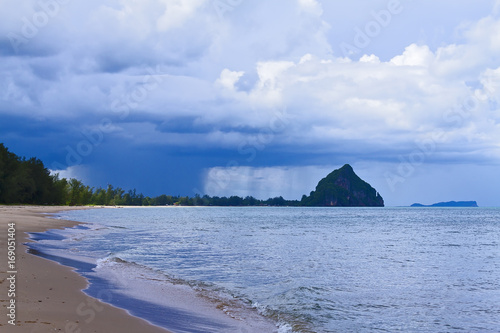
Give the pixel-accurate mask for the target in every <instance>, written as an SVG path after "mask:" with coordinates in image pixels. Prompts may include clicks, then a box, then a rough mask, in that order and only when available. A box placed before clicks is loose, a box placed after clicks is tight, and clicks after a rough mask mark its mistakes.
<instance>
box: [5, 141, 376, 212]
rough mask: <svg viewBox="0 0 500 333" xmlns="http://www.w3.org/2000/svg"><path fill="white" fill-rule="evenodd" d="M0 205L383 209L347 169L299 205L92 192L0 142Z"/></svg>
mask: <svg viewBox="0 0 500 333" xmlns="http://www.w3.org/2000/svg"><path fill="white" fill-rule="evenodd" d="M0 204H35V205H67V206H79V205H83V206H86V205H99V206H297V207H318V206H320V207H333V206H340V207H383V206H384V200H383V199H382V197H381V196H380V194H378V192H377V191H376V190H375V189H374V188H373V187H371V186H370V184H368V183H367V182H365V181H364V180H362V179H361V178H359V177H358V176H357V175H356V174H355V173H354V170H353V169H352V167H351V166H350V165H349V164H346V165H344V166H343V167H342V168H340V169H338V170H334V171H333V172H332V173H330V174H329V175H328V176H326V177H325V178H323V179H322V180H320V181H319V183H318V185H317V186H316V190H315V191H312V192H311V194H310V195H309V196H306V195H303V196H302V200H285V199H284V198H283V197H282V196H279V197H275V198H269V199H267V200H260V199H256V198H254V197H252V196H246V197H245V198H242V197H238V196H235V195H233V196H230V197H218V196H214V197H211V196H209V195H204V196H200V195H199V194H195V196H194V197H188V196H172V195H166V194H162V195H159V196H156V197H148V196H145V195H143V194H142V193H137V192H136V190H135V189H134V190H129V191H125V190H124V189H122V188H119V187H113V185H111V184H108V186H107V188H101V187H99V188H94V187H90V186H88V185H85V184H83V183H82V182H81V181H80V180H77V179H75V178H71V179H66V178H59V175H58V174H51V172H50V171H49V170H48V169H47V168H46V167H45V166H44V164H43V163H42V161H41V160H39V159H37V158H35V157H33V158H30V159H26V158H24V157H19V156H17V155H16V154H14V153H12V152H10V151H9V150H8V148H7V147H5V145H4V144H3V143H0Z"/></svg>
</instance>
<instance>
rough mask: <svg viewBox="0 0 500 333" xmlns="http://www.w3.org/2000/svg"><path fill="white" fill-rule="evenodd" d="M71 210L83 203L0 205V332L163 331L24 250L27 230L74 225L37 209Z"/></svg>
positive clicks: (71, 273) (61, 268) (82, 280)
mask: <svg viewBox="0 0 500 333" xmlns="http://www.w3.org/2000/svg"><path fill="white" fill-rule="evenodd" d="M75 209H84V208H78V207H37V206H0V230H1V231H0V244H1V247H0V258H1V259H0V262H1V266H0V267H1V271H0V289H1V292H0V302H1V303H2V317H1V319H0V331H1V332H27V333H37V332H40V333H42V332H67V333H70V332H71V333H77V332H110V333H111V332H144V333H162V332H163V333H165V332H168V331H167V330H164V329H162V328H159V327H157V326H153V325H151V324H149V323H148V322H147V321H145V320H142V319H140V318H137V317H134V316H131V315H130V314H129V313H128V312H127V311H125V310H122V309H119V308H116V307H114V306H111V305H108V304H105V303H103V302H101V301H99V300H97V299H94V298H92V297H89V296H87V295H86V294H85V293H84V292H83V291H82V290H83V289H85V288H86V286H87V281H86V279H85V278H84V277H82V276H80V275H79V274H77V273H76V272H74V271H73V269H72V268H69V267H65V266H62V265H60V264H58V263H56V262H53V261H50V260H46V259H44V258H41V257H38V256H35V255H32V254H29V253H27V247H26V246H25V245H23V243H26V242H29V241H30V240H29V237H28V235H27V234H26V233H27V232H43V231H46V230H48V229H62V228H66V227H73V226H75V225H77V224H78V223H77V222H70V221H64V220H55V219H49V218H47V217H45V216H44V215H43V213H56V212H59V211H62V210H75ZM13 242H15V244H16V245H15V249H14V247H13V246H12V245H13ZM9 252H10V253H9ZM12 324H14V325H12Z"/></svg>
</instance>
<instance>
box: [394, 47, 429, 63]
mask: <svg viewBox="0 0 500 333" xmlns="http://www.w3.org/2000/svg"><path fill="white" fill-rule="evenodd" d="M433 60H434V54H433V53H432V52H431V50H429V47H428V46H427V45H422V46H419V45H416V44H412V45H410V46H408V47H407V48H406V49H405V51H404V52H403V54H402V55H399V56H396V57H394V58H392V59H391V63H393V64H395V65H396V66H423V67H428V66H429V65H430V64H431V63H432V61H433Z"/></svg>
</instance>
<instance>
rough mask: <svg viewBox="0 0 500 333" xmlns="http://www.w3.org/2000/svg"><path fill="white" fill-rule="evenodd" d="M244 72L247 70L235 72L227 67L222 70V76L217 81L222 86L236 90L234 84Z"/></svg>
mask: <svg viewBox="0 0 500 333" xmlns="http://www.w3.org/2000/svg"><path fill="white" fill-rule="evenodd" d="M244 74H245V72H233V71H230V70H229V69H227V68H225V69H224V70H223V71H222V72H221V74H220V77H219V78H218V79H217V81H216V83H217V84H220V85H221V86H222V87H224V88H226V89H229V90H234V85H235V84H236V83H237V82H238V80H239V79H240V78H241V77H242V76H243V75H244Z"/></svg>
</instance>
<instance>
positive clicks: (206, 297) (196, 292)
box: [94, 253, 314, 333]
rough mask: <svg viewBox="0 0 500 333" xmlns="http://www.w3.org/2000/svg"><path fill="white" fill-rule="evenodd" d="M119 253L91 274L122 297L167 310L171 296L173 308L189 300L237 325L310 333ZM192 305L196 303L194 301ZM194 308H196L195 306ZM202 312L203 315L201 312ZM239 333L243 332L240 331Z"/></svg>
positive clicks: (285, 317) (288, 318)
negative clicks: (261, 324)
mask: <svg viewBox="0 0 500 333" xmlns="http://www.w3.org/2000/svg"><path fill="white" fill-rule="evenodd" d="M120 255H122V254H120V253H109V254H108V255H107V256H105V257H103V258H100V259H98V260H97V262H96V267H95V268H94V271H95V272H96V274H98V275H100V276H101V277H104V278H106V279H109V280H112V281H113V282H114V283H116V284H117V285H118V287H119V288H120V290H122V291H123V292H124V293H129V294H130V295H131V296H133V297H139V298H141V299H143V300H146V301H149V302H153V303H158V304H159V305H163V306H171V305H172V304H171V303H170V302H169V301H165V300H166V298H168V295H167V294H170V295H173V297H174V298H175V302H176V306H180V307H183V303H184V302H185V301H188V302H189V306H190V307H192V306H193V303H192V302H193V299H194V298H196V299H198V300H201V303H206V304H209V305H210V306H211V307H212V308H214V309H217V310H218V311H220V312H222V313H224V314H225V315H226V316H228V317H230V318H232V319H234V320H236V321H237V322H240V323H256V322H259V321H262V320H263V319H264V321H268V322H272V323H273V325H274V326H275V327H276V328H277V330H276V331H275V332H277V333H290V332H304V333H308V332H314V331H313V330H312V328H311V327H310V326H311V325H310V323H308V322H304V321H303V320H301V319H299V318H298V316H294V315H293V314H287V313H284V312H281V311H279V310H276V309H272V308H270V307H267V306H264V305H262V304H260V303H258V302H253V301H252V300H250V299H248V298H247V297H245V296H244V295H238V294H235V293H234V292H233V291H229V290H227V289H224V288H222V287H219V286H217V285H214V284H211V283H206V282H202V281H194V280H186V279H182V278H179V277H176V276H172V275H169V274H167V273H165V272H163V271H160V270H156V269H153V268H151V267H147V266H144V265H142V264H139V263H136V262H133V261H128V260H126V259H124V258H123V257H121V256H120ZM138 286H140V287H139V288H138ZM194 302H195V303H196V301H194ZM197 306H200V304H198V305H197ZM203 311H206V309H204V310H203ZM242 332H245V331H244V330H243V331H242Z"/></svg>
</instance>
